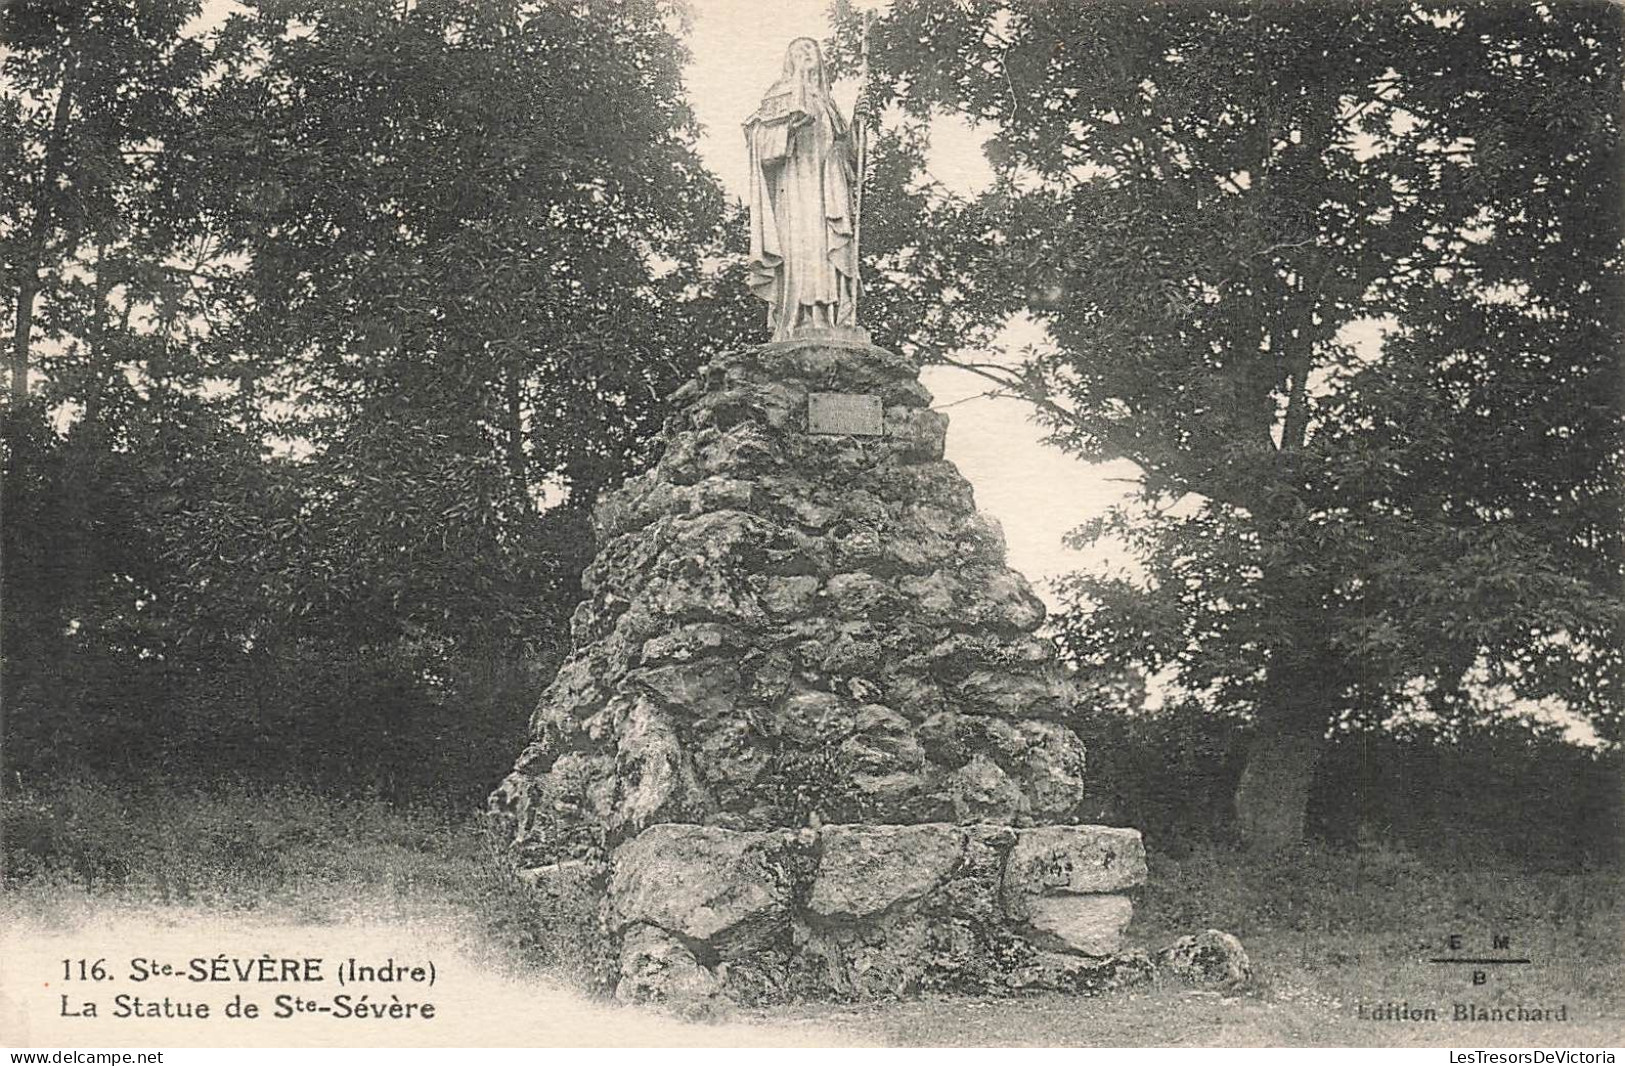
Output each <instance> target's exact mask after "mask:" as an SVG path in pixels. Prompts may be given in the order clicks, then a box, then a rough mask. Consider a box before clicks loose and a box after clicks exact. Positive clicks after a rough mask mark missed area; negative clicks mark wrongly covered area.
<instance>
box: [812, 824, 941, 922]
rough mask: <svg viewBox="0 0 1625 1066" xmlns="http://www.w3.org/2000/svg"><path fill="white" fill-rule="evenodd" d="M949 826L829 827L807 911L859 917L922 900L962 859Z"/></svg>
mask: <svg viewBox="0 0 1625 1066" xmlns="http://www.w3.org/2000/svg"><path fill="white" fill-rule="evenodd" d="M964 851H965V843H964V838H963V836H962V834H961V833H960V831H959V830H958V829H956V828H954V827H953V826H951V825H941V824H936V825H884V826H865V827H852V826H831V827H830V828H828V829H825V830H824V833H823V839H822V853H821V856H820V858H819V862H818V872H817V874H816V875H814V878H813V885H812V895H811V897H810V898H809V899H808V901H807V906H808V908H809V909H810V910H811V911H812V912H813V913H814V914H818V915H822V916H825V917H833V916H837V915H841V916H846V917H854V918H863V917H868V916H870V915H874V914H878V913H880V912H881V911H884V910H886V909H887V908H890V907H894V906H896V905H897V904H899V903H903V902H907V901H910V900H917V899H919V898H921V897H923V896H925V895H926V894H927V893H928V892H930V891H931V890H932V889H933V888H935V887H936V886H937V885H939V884H941V883H942V882H943V881H944V880H946V879H947V877H948V874H949V873H950V872H951V871H952V870H953V868H954V866H955V865H956V864H957V863H958V862H959V859H960V856H961V855H963V854H964Z"/></svg>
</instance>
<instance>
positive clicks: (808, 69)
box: [784, 37, 829, 89]
mask: <svg viewBox="0 0 1625 1066" xmlns="http://www.w3.org/2000/svg"><path fill="white" fill-rule="evenodd" d="M784 76H785V77H786V78H802V79H804V80H806V81H808V82H810V83H811V84H813V85H816V86H817V87H818V88H819V89H828V88H829V83H828V82H827V81H826V80H825V77H824V53H823V52H821V51H819V49H818V42H817V41H815V40H813V39H812V38H811V37H797V38H796V39H795V40H793V41H791V42H790V45H789V47H787V48H786V49H785V50H784Z"/></svg>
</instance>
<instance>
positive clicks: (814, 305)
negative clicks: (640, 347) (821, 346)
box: [745, 37, 864, 341]
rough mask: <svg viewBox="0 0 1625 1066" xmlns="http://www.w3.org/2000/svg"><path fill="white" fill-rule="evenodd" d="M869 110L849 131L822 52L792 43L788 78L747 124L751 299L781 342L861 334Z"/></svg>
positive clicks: (810, 43)
mask: <svg viewBox="0 0 1625 1066" xmlns="http://www.w3.org/2000/svg"><path fill="white" fill-rule="evenodd" d="M862 107H863V105H862V103H861V101H860V103H859V109H858V110H857V111H856V112H855V113H854V115H853V121H852V123H851V124H848V123H847V122H846V120H844V119H843V118H842V117H841V113H840V111H838V110H837V109H836V106H835V101H834V100H833V99H832V98H831V97H830V93H829V79H828V76H827V75H826V74H825V71H824V57H823V55H822V53H820V51H819V49H818V42H816V41H814V40H812V39H811V38H808V37H801V38H797V39H796V40H794V41H791V42H790V46H789V47H788V48H787V49H786V50H785V53H784V72H783V74H782V75H781V76H780V78H779V80H778V81H776V82H774V83H773V86H772V88H770V89H768V91H767V93H766V94H765V95H764V96H763V97H762V104H761V107H759V108H758V109H757V111H756V113H755V114H753V115H752V116H751V117H750V119H749V120H748V121H747V122H746V123H745V140H746V143H747V145H748V146H749V150H750V278H749V285H750V287H751V291H752V292H754V293H755V294H756V295H757V296H759V297H761V298H762V299H763V300H765V301H767V321H768V327H769V328H770V329H771V330H772V333H773V338H772V339H773V340H776V341H777V340H788V339H790V338H791V337H793V336H795V335H797V334H800V333H806V332H808V331H812V330H818V331H825V332H828V331H836V330H847V329H850V330H854V331H855V330H856V327H857V324H858V323H857V298H858V219H859V213H860V204H861V199H860V197H861V192H860V182H861V177H860V175H861V172H862V171H861V155H862V144H861V141H862V133H861V129H862V122H863V119H864V114H863V111H862Z"/></svg>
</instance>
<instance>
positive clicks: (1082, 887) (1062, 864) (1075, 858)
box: [1004, 825, 1146, 907]
mask: <svg viewBox="0 0 1625 1066" xmlns="http://www.w3.org/2000/svg"><path fill="white" fill-rule="evenodd" d="M1145 876H1146V868H1145V844H1144V842H1143V841H1142V840H1141V839H1140V831H1139V830H1137V829H1118V828H1113V827H1110V826H1103V825H1051V826H1039V827H1035V828H1032V829H1027V830H1023V831H1022V834H1021V837H1020V839H1018V840H1017V841H1016V846H1015V849H1014V850H1013V851H1011V852H1010V859H1009V862H1008V863H1006V865H1005V873H1004V891H1005V895H1006V896H1007V897H1008V898H1009V899H1011V900H1012V902H1013V905H1015V906H1017V907H1019V906H1020V899H1021V897H1024V896H1049V895H1058V894H1071V895H1081V894H1087V893H1096V892H1123V891H1126V890H1128V889H1131V888H1138V887H1140V886H1141V885H1143V884H1145Z"/></svg>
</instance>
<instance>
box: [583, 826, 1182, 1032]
mask: <svg viewBox="0 0 1625 1066" xmlns="http://www.w3.org/2000/svg"><path fill="white" fill-rule="evenodd" d="M561 873H562V871H561ZM1145 876H1146V867H1145V850H1144V847H1143V845H1142V843H1141V840H1140V834H1139V833H1138V832H1137V831H1135V830H1132V829H1114V828H1108V827H1104V826H1090V825H1074V826H1044V827H1038V828H1029V829H1017V828H1012V827H1008V826H994V825H953V824H948V823H925V824H918V825H833V826H825V827H823V828H820V829H803V830H781V831H769V832H746V831H737V830H729V829H722V828H718V827H715V826H700V825H678V824H664V825H656V826H651V827H650V828H648V829H646V830H644V831H643V832H642V833H641V834H639V835H638V836H637V837H636V838H634V839H633V840H630V841H628V842H627V843H626V844H624V845H622V846H621V847H620V848H619V849H617V851H616V852H615V854H614V856H613V860H612V870H611V872H610V875H609V879H608V892H607V898H606V899H605V903H604V915H605V924H606V928H607V930H608V932H609V933H610V936H611V940H612V957H613V958H616V959H617V960H618V961H617V963H616V967H617V972H616V973H615V974H613V975H611V976H612V978H613V981H614V987H615V990H616V995H617V997H618V998H620V999H623V1000H629V1001H634V1002H650V1001H654V1002H667V1003H674V1004H693V1003H696V1002H703V1001H707V1000H712V999H726V1000H730V1001H734V1002H739V1003H746V1004H762V1003H774V1002H782V1001H786V1000H792V999H804V998H814V999H828V998H837V999H874V998H887V997H894V996H900V995H907V994H910V993H914V992H919V991H931V990H943V991H960V992H983V993H989V992H992V993H996V992H1005V991H1015V990H1021V989H1055V990H1062V991H1071V992H1092V991H1099V990H1103V989H1107V988H1112V987H1116V986H1118V985H1122V984H1125V983H1130V982H1134V981H1139V980H1143V979H1145V978H1146V977H1148V976H1149V974H1150V972H1151V962H1150V959H1149V958H1148V956H1147V955H1146V954H1145V952H1143V951H1138V950H1126V949H1125V947H1124V943H1123V931H1124V928H1125V926H1127V925H1128V922H1129V919H1130V917H1131V915H1132V914H1133V905H1132V903H1131V900H1130V897H1129V893H1130V892H1132V891H1133V890H1135V889H1137V888H1139V887H1140V886H1141V885H1143V884H1144V882H1145Z"/></svg>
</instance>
